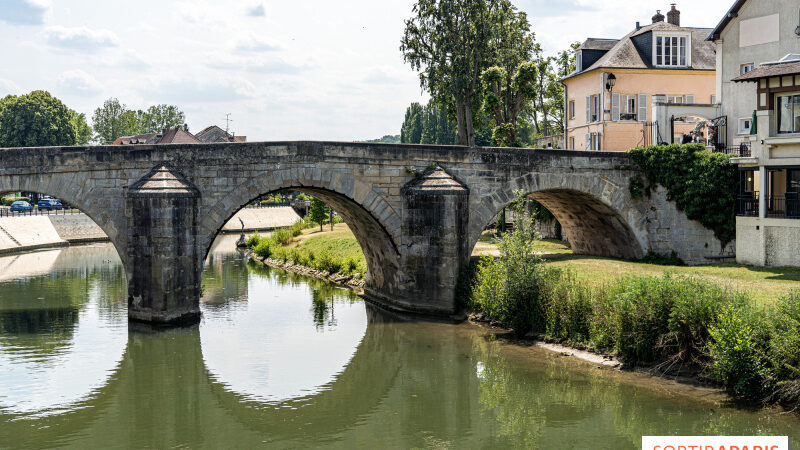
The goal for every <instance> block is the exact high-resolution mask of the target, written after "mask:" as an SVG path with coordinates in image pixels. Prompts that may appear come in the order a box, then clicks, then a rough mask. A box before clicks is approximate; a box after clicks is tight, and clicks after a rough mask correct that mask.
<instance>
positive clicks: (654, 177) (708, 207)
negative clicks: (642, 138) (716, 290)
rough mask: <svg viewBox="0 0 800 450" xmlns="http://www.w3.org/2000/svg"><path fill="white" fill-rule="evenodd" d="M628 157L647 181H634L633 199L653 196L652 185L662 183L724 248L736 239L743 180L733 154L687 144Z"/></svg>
mask: <svg viewBox="0 0 800 450" xmlns="http://www.w3.org/2000/svg"><path fill="white" fill-rule="evenodd" d="M628 156H629V157H630V158H631V161H633V163H634V164H636V165H637V166H638V167H639V168H640V169H641V170H642V172H643V173H644V175H645V178H646V180H642V179H641V177H637V176H634V177H633V178H631V184H630V191H631V195H632V196H633V197H639V196H641V195H642V194H645V195H649V194H650V190H649V186H651V185H655V184H660V185H661V186H664V187H665V188H666V189H667V198H668V199H669V200H673V201H675V204H676V205H677V206H678V208H679V209H681V210H682V211H683V212H684V213H686V217H688V218H689V219H692V220H697V221H698V222H700V223H701V224H703V226H704V227H706V228H708V229H709V230H712V231H713V232H714V236H716V237H717V239H719V240H720V241H721V242H722V245H723V247H724V246H725V245H727V244H728V243H729V242H731V241H732V240H733V239H734V238H735V237H736V195H737V193H738V190H739V185H738V183H739V179H738V177H737V169H736V166H735V165H733V164H731V162H730V158H731V157H730V155H725V154H722V153H712V152H709V151H707V150H706V149H705V147H703V146H702V145H700V144H687V145H660V146H652V147H646V148H634V149H631V150H629V151H628ZM645 181H646V182H645Z"/></svg>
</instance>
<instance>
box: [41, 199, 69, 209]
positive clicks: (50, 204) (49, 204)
mask: <svg viewBox="0 0 800 450" xmlns="http://www.w3.org/2000/svg"><path fill="white" fill-rule="evenodd" d="M36 207H37V208H39V209H40V210H42V211H49V210H56V211H58V210H61V209H64V205H62V204H61V200H55V199H43V200H39V203H37V204H36Z"/></svg>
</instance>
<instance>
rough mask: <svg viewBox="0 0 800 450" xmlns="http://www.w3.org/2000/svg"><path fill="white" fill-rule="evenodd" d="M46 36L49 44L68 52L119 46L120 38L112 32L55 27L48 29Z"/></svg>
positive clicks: (84, 28)
mask: <svg viewBox="0 0 800 450" xmlns="http://www.w3.org/2000/svg"><path fill="white" fill-rule="evenodd" d="M46 35H47V43H48V44H50V45H51V46H53V47H57V48H61V49H66V50H82V51H95V50H98V49H100V48H104V47H117V46H119V38H118V37H117V35H116V34H114V32H113V31H110V30H93V29H91V28H87V27H76V28H67V27H62V26H54V27H49V28H48V29H47V31H46Z"/></svg>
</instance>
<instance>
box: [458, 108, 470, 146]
mask: <svg viewBox="0 0 800 450" xmlns="http://www.w3.org/2000/svg"><path fill="white" fill-rule="evenodd" d="M456 122H457V124H458V142H457V144H458V145H469V141H468V140H467V124H466V117H465V116H464V108H463V103H462V102H459V101H456Z"/></svg>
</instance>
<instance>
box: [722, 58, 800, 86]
mask: <svg viewBox="0 0 800 450" xmlns="http://www.w3.org/2000/svg"><path fill="white" fill-rule="evenodd" d="M798 74H800V61H797V60H789V61H784V62H777V63H766V64H762V65H761V66H759V67H757V68H755V69H753V70H751V71H750V72H747V73H746V74H744V75H739V76H738V77H736V78H734V79H733V80H732V81H739V82H742V81H758V80H760V79H762V78H768V77H777V76H781V75H798Z"/></svg>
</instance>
